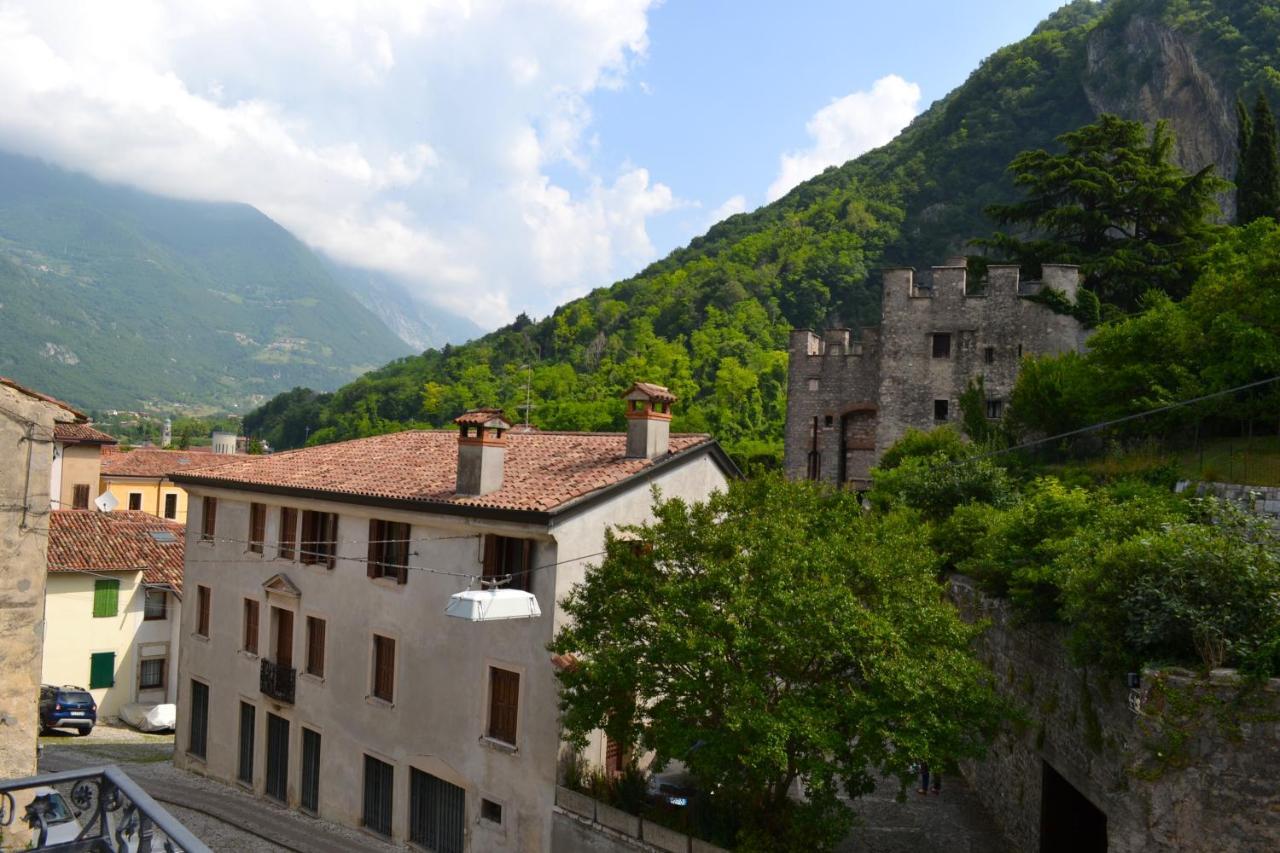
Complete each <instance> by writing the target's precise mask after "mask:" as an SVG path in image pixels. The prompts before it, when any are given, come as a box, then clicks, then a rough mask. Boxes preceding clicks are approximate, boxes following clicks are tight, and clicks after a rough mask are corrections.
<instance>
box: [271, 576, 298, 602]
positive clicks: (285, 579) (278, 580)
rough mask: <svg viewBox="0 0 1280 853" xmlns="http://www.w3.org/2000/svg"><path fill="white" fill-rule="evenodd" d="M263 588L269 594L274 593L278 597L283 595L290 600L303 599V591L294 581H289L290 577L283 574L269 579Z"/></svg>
mask: <svg viewBox="0 0 1280 853" xmlns="http://www.w3.org/2000/svg"><path fill="white" fill-rule="evenodd" d="M262 588H263V589H265V590H266V591H267V592H268V594H269V593H273V592H274V593H275V594H276V595H283V596H286V597H288V598H301V597H302V590H300V589H298V588H297V587H296V586H294V583H293V581H291V580H289V576H288V575H286V574H284V573H283V572H282V573H280V574H278V575H272V576H271V577H269V578H267V580H266V581H265V582H264V583H263V584H262Z"/></svg>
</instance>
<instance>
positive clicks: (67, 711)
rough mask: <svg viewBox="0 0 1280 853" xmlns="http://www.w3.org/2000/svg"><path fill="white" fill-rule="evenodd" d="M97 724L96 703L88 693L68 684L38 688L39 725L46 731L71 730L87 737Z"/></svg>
mask: <svg viewBox="0 0 1280 853" xmlns="http://www.w3.org/2000/svg"><path fill="white" fill-rule="evenodd" d="M97 722H98V703H97V702H94V701H93V697H92V696H91V695H89V691H88V690H85V689H84V688H83V687H74V686H72V685H70V684H66V685H63V686H62V687H55V686H54V685H52V684H45V685H42V686H41V687H40V725H41V726H42V727H44V728H46V729H57V728H73V729H75V730H76V734H78V735H81V736H83V735H87V734H88V733H89V732H91V731H93V727H94V725H95V724H96V723H97Z"/></svg>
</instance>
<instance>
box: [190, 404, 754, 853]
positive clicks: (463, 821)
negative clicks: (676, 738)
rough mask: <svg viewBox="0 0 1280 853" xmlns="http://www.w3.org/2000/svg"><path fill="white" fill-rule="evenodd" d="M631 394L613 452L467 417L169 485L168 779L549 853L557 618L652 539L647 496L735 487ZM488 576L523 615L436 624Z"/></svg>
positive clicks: (702, 449) (595, 439)
mask: <svg viewBox="0 0 1280 853" xmlns="http://www.w3.org/2000/svg"><path fill="white" fill-rule="evenodd" d="M637 387H643V388H646V389H648V390H644V391H642V392H641V393H640V394H639V396H638V397H637V398H636V399H635V402H634V403H633V404H632V411H631V412H629V414H628V425H629V432H630V440H628V435H625V434H581V433H549V432H536V431H533V432H527V433H511V432H508V431H507V429H506V424H505V422H503V421H502V420H501V419H500V417H499V416H498V415H497V414H496V413H494V412H482V413H477V414H475V415H474V416H470V417H469V416H464V417H463V418H460V419H459V423H460V425H461V426H462V429H461V430H460V431H459V432H451V431H413V432H403V433H396V434H392V435H384V436H377V437H373V438H367V439H360V440H356V441H349V442H343V443H340V444H335V445H328V446H322V447H314V448H307V449H304V450H298V451H291V452H285V453H278V454H275V455H274V456H271V457H268V458H265V459H260V460H257V461H256V462H247V461H246V462H244V463H237V464H234V465H227V466H223V467H220V468H217V469H215V470H211V471H208V472H201V473H194V474H190V475H175V481H176V482H178V483H179V484H180V485H182V486H183V487H184V488H185V489H187V490H188V492H189V493H190V494H191V496H192V507H191V513H190V517H189V522H188V525H187V558H186V570H185V589H186V607H184V609H183V626H182V633H183V636H182V642H181V649H180V663H179V711H178V734H177V745H176V749H175V758H174V762H175V764H177V765H178V766H179V767H183V768H186V769H188V770H192V771H194V772H197V773H201V774H205V775H208V776H212V777H215V778H218V779H222V780H226V781H229V782H235V781H239V782H240V784H242V785H244V786H246V787H249V788H252V790H254V791H256V792H257V793H259V794H262V795H265V796H268V797H273V798H275V799H277V800H279V801H281V802H284V803H287V804H288V805H290V806H293V807H297V808H301V809H303V810H306V811H310V812H313V813H317V814H319V815H320V816H321V817H324V818H327V819H330V820H335V821H338V822H340V823H344V824H349V825H352V826H363V827H365V828H366V830H368V831H370V832H372V833H376V834H378V835H381V836H389V837H391V838H393V839H395V840H397V841H408V842H411V843H415V844H418V845H421V846H425V847H427V848H428V849H435V850H441V851H461V850H469V851H475V853H479V851H525V853H529V852H530V851H533V852H534V853H536V851H546V850H549V849H550V839H551V814H552V806H553V801H554V791H555V782H556V767H557V758H558V755H559V752H560V747H561V739H560V729H559V725H558V721H557V717H558V710H557V682H556V679H555V675H554V669H553V666H552V662H551V658H550V654H549V653H548V651H547V648H546V647H547V644H548V643H549V642H550V641H551V639H552V636H553V633H554V631H555V629H556V628H557V627H558V626H559V624H560V623H561V622H562V621H563V619H564V618H565V616H564V613H563V612H562V611H561V610H560V608H559V606H558V601H559V600H560V599H561V598H562V597H563V596H564V595H565V594H566V593H567V592H568V590H569V588H570V587H571V586H572V584H573V583H575V582H577V581H580V580H582V578H583V577H584V573H585V571H586V568H587V566H588V565H590V564H591V563H593V562H594V561H597V560H598V559H599V556H600V552H601V551H602V550H603V548H604V542H605V531H606V529H608V528H609V527H611V526H616V525H624V524H631V523H637V522H643V521H646V520H648V519H649V518H650V517H651V516H650V513H651V505H652V500H653V495H652V489H653V488H654V487H657V488H659V489H661V491H662V493H663V494H664V495H665V496H668V497H674V496H680V497H684V498H687V499H690V500H699V499H704V498H706V497H707V496H708V495H710V494H711V493H712V492H713V491H715V490H720V489H723V488H724V487H725V485H726V483H727V480H728V478H730V477H732V476H734V475H735V474H736V469H735V468H734V466H733V464H732V463H731V462H730V461H729V460H728V458H727V457H726V456H725V455H724V453H723V451H721V450H720V448H719V446H718V445H717V444H716V443H715V442H714V441H712V440H711V439H710V438H709V437H707V436H697V435H672V436H668V435H667V427H668V423H669V420H670V413H669V404H670V402H671V400H670V395H669V394H666V392H665V389H660V388H658V387H657V386H637ZM655 395H656V396H655ZM663 395H665V397H664V396H663ZM502 576H507V577H509V578H510V580H509V581H508V583H507V587H508V588H517V589H527V590H528V591H529V592H531V593H532V595H533V596H534V597H535V598H536V600H537V603H538V606H539V608H540V610H541V616H539V617H537V618H516V619H510V620H507V621H481V622H468V621H464V620H462V619H456V618H451V617H448V616H446V615H445V613H444V611H445V608H446V605H447V604H448V603H449V602H450V596H451V595H453V594H454V593H458V592H460V591H462V590H465V589H467V588H469V587H470V588H473V589H474V588H478V587H479V586H480V583H479V581H478V580H476V579H478V578H481V577H491V578H497V577H502ZM597 751H598V750H597ZM597 757H598V758H602V757H603V756H597Z"/></svg>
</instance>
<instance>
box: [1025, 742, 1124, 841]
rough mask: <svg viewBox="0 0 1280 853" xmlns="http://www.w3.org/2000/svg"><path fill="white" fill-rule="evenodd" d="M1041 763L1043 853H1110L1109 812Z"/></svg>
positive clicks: (1041, 832)
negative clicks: (1108, 842) (1108, 851)
mask: <svg viewBox="0 0 1280 853" xmlns="http://www.w3.org/2000/svg"><path fill="white" fill-rule="evenodd" d="M1042 763H1043V765H1044V773H1043V785H1042V788H1041V795H1040V853H1107V815H1106V812H1104V811H1102V809H1100V808H1098V807H1097V806H1095V805H1094V804H1093V803H1092V802H1091V801H1090V800H1089V798H1088V797H1086V796H1085V795H1084V794H1082V793H1080V792H1079V791H1078V790H1077V789H1076V788H1075V786H1074V785H1072V784H1071V783H1070V782H1068V781H1067V780H1066V779H1064V778H1063V776H1062V774H1061V773H1059V772H1058V771H1057V770H1054V769H1053V768H1052V767H1050V766H1049V762H1047V761H1045V762H1042Z"/></svg>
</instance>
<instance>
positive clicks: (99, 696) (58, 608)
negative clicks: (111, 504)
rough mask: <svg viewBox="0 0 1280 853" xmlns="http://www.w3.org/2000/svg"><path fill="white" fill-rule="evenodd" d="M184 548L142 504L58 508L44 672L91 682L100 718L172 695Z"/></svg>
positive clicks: (56, 678)
mask: <svg viewBox="0 0 1280 853" xmlns="http://www.w3.org/2000/svg"><path fill="white" fill-rule="evenodd" d="M183 548H184V530H183V528H182V526H181V525H178V524H174V523H172V522H166V521H163V520H161V519H157V518H155V517H154V516H151V515H148V514H147V513H144V512H137V511H133V512H130V511H124V512H109V513H108V512H99V511H97V510H96V509H90V510H77V509H64V510H54V512H53V513H52V515H51V516H50V524H49V578H48V587H47V590H46V593H45V630H44V662H43V665H42V673H43V674H42V681H43V682H44V683H45V684H53V685H75V686H77V687H85V688H87V689H88V690H89V692H90V693H92V694H93V698H94V701H95V702H96V703H97V705H98V716H99V718H102V717H115V716H118V715H119V713H120V709H121V708H122V707H123V706H124V705H127V704H130V703H139V704H142V705H157V704H161V703H166V702H167V703H172V702H175V701H177V695H176V689H175V684H176V676H177V665H178V656H177V649H178V638H179V625H180V616H181V600H182V599H181V596H182V555H183Z"/></svg>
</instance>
